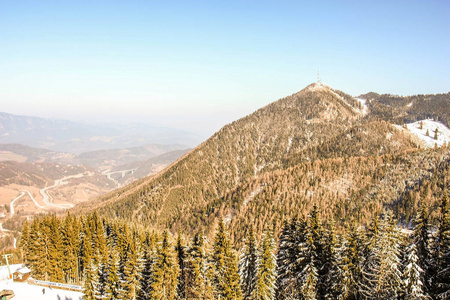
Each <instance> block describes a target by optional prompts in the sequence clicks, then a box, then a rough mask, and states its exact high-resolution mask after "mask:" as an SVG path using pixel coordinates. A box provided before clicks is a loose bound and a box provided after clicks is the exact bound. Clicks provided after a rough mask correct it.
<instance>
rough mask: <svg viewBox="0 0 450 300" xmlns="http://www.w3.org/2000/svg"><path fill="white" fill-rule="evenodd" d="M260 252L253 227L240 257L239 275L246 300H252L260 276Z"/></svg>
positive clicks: (249, 231)
mask: <svg viewBox="0 0 450 300" xmlns="http://www.w3.org/2000/svg"><path fill="white" fill-rule="evenodd" d="M258 255H259V254H258V250H257V245H256V238H255V234H254V232H253V227H250V228H249V229H248V232H247V236H246V238H245V241H244V246H243V247H242V249H241V255H240V257H239V275H240V278H241V280H240V283H241V289H242V296H243V298H244V299H252V298H251V295H252V292H253V291H254V290H255V289H256V282H257V275H258Z"/></svg>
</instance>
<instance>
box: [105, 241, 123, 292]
mask: <svg viewBox="0 0 450 300" xmlns="http://www.w3.org/2000/svg"><path fill="white" fill-rule="evenodd" d="M120 278H121V274H120V257H119V253H118V252H117V250H116V249H114V248H113V246H111V247H110V250H109V257H108V261H107V278H106V282H105V294H104V299H106V300H114V299H118V297H119V290H120Z"/></svg>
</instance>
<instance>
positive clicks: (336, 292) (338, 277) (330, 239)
mask: <svg viewBox="0 0 450 300" xmlns="http://www.w3.org/2000/svg"><path fill="white" fill-rule="evenodd" d="M339 250H340V248H339V243H338V241H337V237H336V233H335V228H334V222H331V223H330V225H329V227H328V229H327V230H326V233H325V236H324V258H325V261H324V262H325V265H324V268H326V269H327V273H326V277H325V282H324V286H325V287H326V289H325V295H324V298H325V299H339V297H340V295H342V294H343V293H344V291H343V290H342V287H343V284H344V283H343V274H344V271H343V270H342V269H341V268H340V263H341V261H342V257H341V256H340V251H339Z"/></svg>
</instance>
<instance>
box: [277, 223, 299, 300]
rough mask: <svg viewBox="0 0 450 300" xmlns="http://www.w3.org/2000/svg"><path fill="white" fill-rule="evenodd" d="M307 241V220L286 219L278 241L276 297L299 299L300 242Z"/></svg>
mask: <svg viewBox="0 0 450 300" xmlns="http://www.w3.org/2000/svg"><path fill="white" fill-rule="evenodd" d="M305 241H306V222H305V221H304V220H298V219H296V218H293V219H292V220H290V221H289V222H288V221H285V222H284V225H283V229H282V231H281V234H280V237H279V242H278V253H277V281H276V286H277V290H276V296H275V297H276V299H280V300H281V299H298V297H299V283H298V276H297V274H299V273H300V271H301V269H300V268H299V264H298V258H299V255H300V248H299V246H300V244H301V243H304V242H305Z"/></svg>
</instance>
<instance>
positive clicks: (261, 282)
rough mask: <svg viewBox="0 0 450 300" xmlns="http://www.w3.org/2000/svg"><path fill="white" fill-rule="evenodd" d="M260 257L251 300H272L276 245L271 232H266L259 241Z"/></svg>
mask: <svg viewBox="0 0 450 300" xmlns="http://www.w3.org/2000/svg"><path fill="white" fill-rule="evenodd" d="M261 244H262V245H261V246H260V248H261V250H260V253H261V254H260V257H259V260H258V264H257V265H258V269H257V272H258V273H257V282H256V287H255V288H254V289H253V293H252V297H251V299H257V300H272V299H274V297H275V288H276V278H277V276H276V267H277V265H276V257H275V249H276V244H275V240H274V238H273V233H272V231H271V230H266V231H265V233H264V234H263V237H262V241H261Z"/></svg>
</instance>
